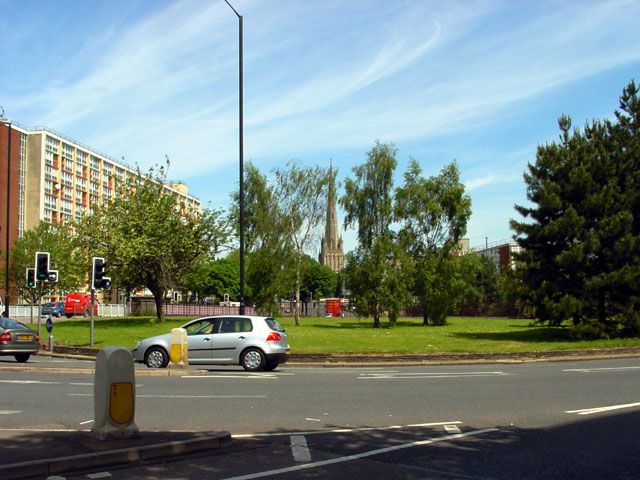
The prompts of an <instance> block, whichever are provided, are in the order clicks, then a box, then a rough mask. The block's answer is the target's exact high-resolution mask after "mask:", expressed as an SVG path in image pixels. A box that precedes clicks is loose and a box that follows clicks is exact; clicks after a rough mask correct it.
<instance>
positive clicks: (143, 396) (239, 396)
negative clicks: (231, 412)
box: [67, 393, 267, 398]
mask: <svg viewBox="0 0 640 480" xmlns="http://www.w3.org/2000/svg"><path fill="white" fill-rule="evenodd" d="M67 396H68V397H93V393H67ZM136 398H267V396H266V395H136Z"/></svg>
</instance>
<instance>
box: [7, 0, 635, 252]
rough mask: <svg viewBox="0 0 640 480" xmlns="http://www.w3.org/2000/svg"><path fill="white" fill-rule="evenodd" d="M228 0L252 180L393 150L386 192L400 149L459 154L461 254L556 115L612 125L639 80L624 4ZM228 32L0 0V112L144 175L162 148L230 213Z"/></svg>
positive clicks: (348, 241)
mask: <svg viewBox="0 0 640 480" xmlns="http://www.w3.org/2000/svg"><path fill="white" fill-rule="evenodd" d="M230 2H231V3H232V4H233V5H234V7H235V8H236V10H237V11H238V13H239V14H240V15H242V16H243V43H244V159H245V162H251V163H253V164H254V165H255V166H257V167H258V168H259V169H260V170H261V171H262V172H263V173H265V174H267V175H268V174H270V172H272V171H273V169H274V168H282V167H285V166H286V164H287V162H288V161H290V160H297V161H299V162H300V163H302V164H304V165H310V166H315V165H320V166H323V167H327V166H329V164H330V163H332V164H333V166H334V167H337V169H338V181H339V182H341V181H343V180H344V179H345V178H346V177H349V176H351V177H353V172H352V168H353V167H354V166H356V165H360V164H362V163H364V162H365V160H366V153H367V151H369V150H370V149H371V148H372V147H373V145H374V144H375V142H376V141H377V140H379V141H381V142H392V143H394V144H395V145H396V147H397V148H398V157H397V158H398V167H397V170H396V177H395V181H396V186H400V185H401V183H402V181H403V173H404V171H405V170H406V169H407V166H408V163H409V160H410V159H411V158H414V159H416V160H417V161H418V162H419V163H420V165H421V166H422V170H423V174H424V175H425V176H432V175H437V174H438V173H439V172H440V170H441V169H442V168H443V166H445V165H446V164H448V163H450V162H452V161H454V160H455V161H456V162H457V164H458V167H459V170H460V174H461V180H462V181H463V183H464V184H465V186H466V192H467V194H468V195H469V196H470V197H471V200H472V210H473V214H472V217H471V219H470V221H469V224H468V229H467V235H466V236H467V237H468V238H469V240H470V243H471V245H472V246H482V245H484V244H485V243H486V242H488V243H494V242H498V241H501V240H503V239H508V238H510V237H511V236H512V235H513V232H512V231H511V230H510V228H509V220H510V219H511V218H518V217H517V213H516V212H515V210H514V208H513V207H514V205H515V204H520V205H522V204H526V202H527V200H526V185H525V183H524V181H523V173H524V172H525V171H526V169H527V164H528V163H530V162H531V163H533V162H535V156H536V148H537V146H538V145H544V144H547V143H551V142H556V141H557V140H558V134H559V130H558V126H557V119H558V117H559V116H560V115H569V116H570V117H571V118H572V120H573V125H574V126H575V127H579V128H580V127H582V126H584V125H585V123H586V122H589V121H591V120H593V119H604V118H610V117H612V116H613V112H614V110H615V109H616V108H617V107H618V99H619V97H620V94H621V92H622V89H623V88H624V86H625V85H627V84H628V83H629V82H630V81H631V80H632V79H635V81H636V82H640V27H639V25H640V0H612V1H607V0H594V1H588V0H580V1H569V0H550V1H544V0H540V1H534V2H532V1H528V0H505V1H499V0H492V1H483V0H464V1H455V0H448V1H445V2H443V1H441V0H433V1H431V0H406V1H405V0H386V1H377V0H366V1H365V0H362V1H359V0H340V1H337V0H335V1H334V0H269V1H267V0H230ZM238 24H239V22H238V18H237V17H236V15H235V14H234V13H233V11H232V10H231V9H230V8H229V6H227V4H226V3H225V2H224V0H185V1H162V0H127V1H124V0H117V1H116V0H101V1H94V0H84V1H79V0H56V1H54V2H52V1H47V0H21V1H16V0H0V38H2V42H0V65H1V66H2V69H1V71H2V74H1V75H0V105H2V106H3V107H4V110H5V116H7V117H9V118H11V119H12V120H13V121H15V122H18V123H19V124H22V125H25V126H28V127H36V126H46V127H47V128H49V129H52V130H54V131H57V132H60V133H63V134H64V135H66V136H68V137H71V138H73V139H74V140H77V141H78V142H80V143H82V144H85V145H88V146H90V147H91V148H93V149H95V150H98V151H100V152H104V153H106V154H108V155H110V156H111V157H114V158H116V159H124V161H125V162H126V164H128V165H131V166H135V165H139V166H140V167H141V168H142V169H143V170H147V169H148V168H150V167H152V166H154V165H159V164H162V163H163V162H164V159H165V156H168V157H169V159H170V161H171V166H170V169H169V178H170V179H171V180H174V181H182V182H184V183H185V184H186V185H187V186H188V187H189V193H190V194H192V195H194V196H196V197H198V198H199V199H200V200H201V201H202V203H203V206H204V207H208V208H225V209H226V208H228V207H229V205H230V203H231V197H230V195H231V193H232V192H233V191H234V190H237V188H238V158H239V153H238V137H239V128H238V95H239V93H238V92H239V88H238V78H239V74H238ZM339 193H340V192H339ZM338 216H339V221H340V222H342V218H344V215H343V213H342V212H341V211H338ZM341 227H342V225H341ZM342 235H343V237H344V241H345V250H351V249H353V248H355V247H356V245H357V239H356V235H355V232H354V231H353V230H348V231H343V232H342ZM318 247H319V245H318ZM310 253H313V254H315V253H317V250H316V251H315V252H310Z"/></svg>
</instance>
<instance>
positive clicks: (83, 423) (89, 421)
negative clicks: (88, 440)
mask: <svg viewBox="0 0 640 480" xmlns="http://www.w3.org/2000/svg"><path fill="white" fill-rule="evenodd" d="M93 422H94V420H87V421H86V422H80V425H86V424H87V423H93Z"/></svg>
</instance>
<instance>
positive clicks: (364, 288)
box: [344, 235, 411, 328]
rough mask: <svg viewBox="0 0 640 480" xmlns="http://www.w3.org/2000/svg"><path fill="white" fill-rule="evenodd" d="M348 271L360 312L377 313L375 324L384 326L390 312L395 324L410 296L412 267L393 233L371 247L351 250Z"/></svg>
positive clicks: (373, 315) (349, 282) (346, 274)
mask: <svg viewBox="0 0 640 480" xmlns="http://www.w3.org/2000/svg"><path fill="white" fill-rule="evenodd" d="M344 275H345V280H346V283H347V285H348V288H349V289H350V290H351V296H352V302H353V304H354V306H355V308H356V311H357V312H358V313H359V314H361V315H365V316H371V317H373V326H374V327H375V328H380V327H381V322H380V319H381V317H382V316H383V315H384V314H385V313H386V314H388V317H389V324H390V325H391V326H393V325H395V323H396V319H397V317H398V314H399V313H400V310H401V309H402V307H403V306H404V305H405V304H406V302H408V301H409V300H410V294H409V293H410V292H409V288H408V287H407V285H409V282H410V279H411V269H410V264H409V262H407V260H406V258H405V255H404V252H403V251H402V249H401V248H400V247H399V245H398V242H396V241H395V240H394V238H393V236H392V235H381V236H379V237H377V238H376V240H375V241H374V244H373V245H372V246H371V248H368V249H365V248H364V247H362V246H361V245H360V246H358V248H357V249H356V250H355V251H352V252H349V253H348V254H347V255H346V259H345V268H344Z"/></svg>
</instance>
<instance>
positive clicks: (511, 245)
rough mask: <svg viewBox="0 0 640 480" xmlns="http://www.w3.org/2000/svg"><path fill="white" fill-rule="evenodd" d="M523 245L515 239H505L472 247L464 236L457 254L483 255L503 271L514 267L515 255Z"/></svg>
mask: <svg viewBox="0 0 640 480" xmlns="http://www.w3.org/2000/svg"><path fill="white" fill-rule="evenodd" d="M521 251H522V247H521V246H520V245H519V244H518V243H517V242H514V241H513V240H510V239H504V240H499V241H497V242H492V243H489V242H485V244H484V245H479V246H476V247H470V245H469V239H468V238H463V239H461V240H460V242H459V243H458V248H457V249H456V251H455V252H454V254H455V255H468V254H472V255H482V256H483V257H486V258H488V259H489V260H491V262H492V263H493V265H494V266H495V267H496V270H497V271H499V272H502V271H504V270H506V269H509V268H510V269H513V268H514V255H515V254H516V253H520V252H521Z"/></svg>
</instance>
